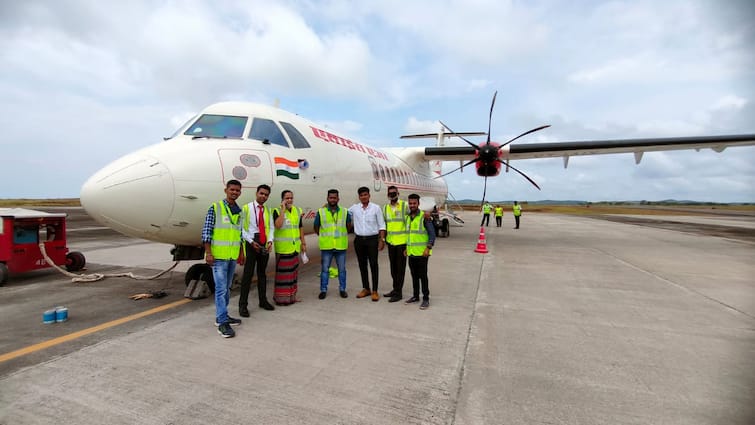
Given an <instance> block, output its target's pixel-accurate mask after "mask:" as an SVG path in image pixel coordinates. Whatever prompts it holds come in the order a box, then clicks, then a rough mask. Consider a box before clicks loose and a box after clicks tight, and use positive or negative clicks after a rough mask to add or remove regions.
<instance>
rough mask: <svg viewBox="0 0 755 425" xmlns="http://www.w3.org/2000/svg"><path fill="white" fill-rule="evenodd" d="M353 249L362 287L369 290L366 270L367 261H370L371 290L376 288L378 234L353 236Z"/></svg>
mask: <svg viewBox="0 0 755 425" xmlns="http://www.w3.org/2000/svg"><path fill="white" fill-rule="evenodd" d="M354 251H355V252H356V253H357V262H358V263H359V273H361V275H362V288H364V289H367V290H369V289H370V281H369V275H368V271H367V263H368V262H369V263H370V271H371V272H372V290H373V291H377V290H378V235H373V236H359V235H357V236H355V237H354Z"/></svg>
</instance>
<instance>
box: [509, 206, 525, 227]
mask: <svg viewBox="0 0 755 425" xmlns="http://www.w3.org/2000/svg"><path fill="white" fill-rule="evenodd" d="M511 208H512V209H513V210H514V220H515V221H516V227H514V228H515V229H518V228H519V217H521V216H522V206H521V205H519V203H517V202H516V201H514V206H513V207H511Z"/></svg>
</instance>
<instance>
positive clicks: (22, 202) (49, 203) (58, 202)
mask: <svg viewBox="0 0 755 425" xmlns="http://www.w3.org/2000/svg"><path fill="white" fill-rule="evenodd" d="M80 206H81V202H79V198H61V199H0V208H26V207H80Z"/></svg>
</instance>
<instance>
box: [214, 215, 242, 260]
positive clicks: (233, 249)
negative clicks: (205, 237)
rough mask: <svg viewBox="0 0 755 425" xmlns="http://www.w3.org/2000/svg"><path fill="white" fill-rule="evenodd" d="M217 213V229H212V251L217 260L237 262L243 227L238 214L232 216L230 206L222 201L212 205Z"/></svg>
mask: <svg viewBox="0 0 755 425" xmlns="http://www.w3.org/2000/svg"><path fill="white" fill-rule="evenodd" d="M212 208H213V209H214V212H215V227H214V228H213V229H212V242H211V243H210V251H211V252H212V256H213V257H215V259H217V260H235V259H237V258H239V250H240V249H241V225H240V221H241V220H239V215H238V214H231V210H230V209H229V208H228V206H227V205H226V204H225V203H224V202H222V201H220V202H215V203H214V204H212Z"/></svg>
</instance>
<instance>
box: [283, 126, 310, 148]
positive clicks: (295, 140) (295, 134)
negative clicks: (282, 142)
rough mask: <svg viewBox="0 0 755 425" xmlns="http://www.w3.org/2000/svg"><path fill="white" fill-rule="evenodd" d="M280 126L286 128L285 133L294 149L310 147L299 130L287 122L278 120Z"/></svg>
mask: <svg viewBox="0 0 755 425" xmlns="http://www.w3.org/2000/svg"><path fill="white" fill-rule="evenodd" d="M280 124H281V126H283V129H284V130H286V134H288V138H289V139H291V144H292V145H294V149H305V148H309V147H311V146H310V145H309V142H308V141H307V138H306V137H304V136H303V135H302V134H301V133H300V132H299V130H297V129H296V127H294V126H293V125H291V124H289V123H287V122H283V121H281V122H280Z"/></svg>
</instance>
